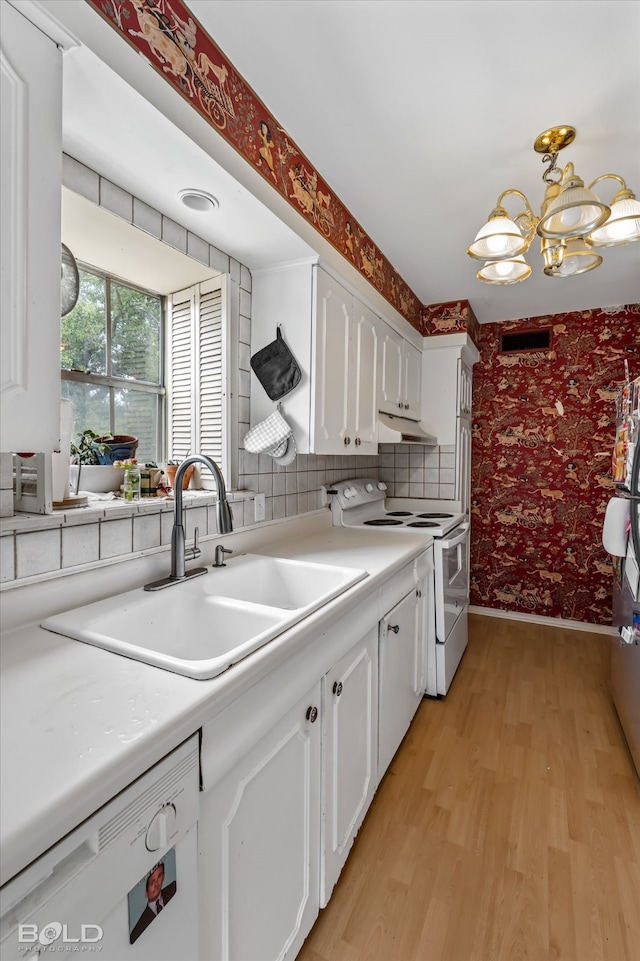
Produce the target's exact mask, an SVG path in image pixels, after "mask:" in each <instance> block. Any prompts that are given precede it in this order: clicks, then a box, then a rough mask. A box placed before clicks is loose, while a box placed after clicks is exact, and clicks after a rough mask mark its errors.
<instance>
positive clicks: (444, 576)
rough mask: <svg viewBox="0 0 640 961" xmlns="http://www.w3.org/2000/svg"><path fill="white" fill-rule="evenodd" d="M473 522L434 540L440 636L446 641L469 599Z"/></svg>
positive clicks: (438, 633) (438, 637)
mask: <svg viewBox="0 0 640 961" xmlns="http://www.w3.org/2000/svg"><path fill="white" fill-rule="evenodd" d="M468 539H469V525H468V524H467V523H464V524H461V525H460V526H459V527H456V528H455V530H453V531H452V532H451V533H450V534H448V535H447V536H446V537H443V538H436V539H435V540H434V542H433V549H434V560H435V568H436V575H435V576H436V637H437V639H438V641H439V642H440V643H441V644H444V643H446V640H447V638H448V637H449V635H450V634H451V632H452V631H453V629H454V627H455V623H456V621H457V620H458V618H459V617H460V615H461V614H462V612H463V611H464V610H465V609H466V607H467V605H468V603H469V561H468V557H469V551H468Z"/></svg>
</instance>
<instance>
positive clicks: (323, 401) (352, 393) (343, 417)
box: [310, 268, 378, 454]
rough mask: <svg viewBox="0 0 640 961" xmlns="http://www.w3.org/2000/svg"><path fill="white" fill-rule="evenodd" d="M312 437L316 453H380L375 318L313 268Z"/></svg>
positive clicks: (320, 271)
mask: <svg viewBox="0 0 640 961" xmlns="http://www.w3.org/2000/svg"><path fill="white" fill-rule="evenodd" d="M315 306H316V315H315V325H314V337H313V347H312V370H313V372H314V374H315V387H314V389H313V390H312V394H311V401H312V406H311V425H310V426H311V437H312V438H313V441H312V443H313V450H314V451H315V452H316V453H318V454H354V453H355V454H376V453H377V452H378V441H377V428H378V404H377V389H378V385H377V376H376V375H377V368H378V328H377V324H378V319H377V317H376V316H375V314H374V313H373V312H372V311H371V310H369V308H368V307H366V305H365V304H363V303H361V302H360V301H359V300H358V299H357V298H356V297H354V296H352V294H350V293H349V291H348V290H346V289H345V288H344V287H343V286H342V285H341V284H339V283H338V282H337V281H336V280H335V279H334V278H333V277H331V276H329V274H327V273H325V271H323V270H321V269H319V268H318V269H317V271H316V295H315Z"/></svg>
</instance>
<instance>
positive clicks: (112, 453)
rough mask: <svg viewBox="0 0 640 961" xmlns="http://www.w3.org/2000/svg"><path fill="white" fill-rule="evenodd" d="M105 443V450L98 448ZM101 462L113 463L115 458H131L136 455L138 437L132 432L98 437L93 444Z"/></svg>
mask: <svg viewBox="0 0 640 961" xmlns="http://www.w3.org/2000/svg"><path fill="white" fill-rule="evenodd" d="M103 444H104V451H102V452H101V451H100V450H99V449H98V448H99V447H101V446H102V445H103ZM91 446H92V447H93V448H94V450H95V451H96V454H97V457H98V460H99V461H100V463H101V464H113V462H114V461H115V460H129V459H130V458H133V457H135V456H136V451H137V449H138V438H137V437H133V436H132V435H131V434H114V435H113V437H111V438H110V439H107V438H106V437H96V438H95V440H94V441H93V444H92V445H91Z"/></svg>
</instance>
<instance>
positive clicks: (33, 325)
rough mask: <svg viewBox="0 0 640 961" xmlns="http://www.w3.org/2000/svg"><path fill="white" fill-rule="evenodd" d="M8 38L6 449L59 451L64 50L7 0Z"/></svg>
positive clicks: (1, 116) (0, 445)
mask: <svg viewBox="0 0 640 961" xmlns="http://www.w3.org/2000/svg"><path fill="white" fill-rule="evenodd" d="M1 42H2V69H1V73H2V110H1V113H0V120H1V124H2V130H1V135H2V141H1V144H2V187H1V205H2V218H0V226H1V230H2V237H1V240H2V243H1V247H0V257H1V267H2V284H1V308H2V309H1V313H2V324H1V328H2V344H1V347H2V351H1V363H2V383H1V396H2V421H1V427H2V438H1V441H0V449H2V450H3V451H16V452H17V451H44V452H45V453H48V452H51V451H53V450H56V449H58V450H59V449H60V402H59V401H60V243H61V241H60V202H61V184H62V51H61V50H60V49H59V48H58V47H57V46H56V44H55V43H54V42H53V41H52V40H50V39H49V38H48V37H47V36H45V34H44V33H42V31H41V30H39V29H37V28H36V27H35V26H33V24H31V23H30V22H29V21H28V20H26V19H25V18H24V17H23V16H21V14H20V13H18V12H17V11H16V10H15V9H14V8H13V7H12V6H10V5H9V4H8V3H3V4H2V41H1ZM45 91H46V96H45V95H43V92H45Z"/></svg>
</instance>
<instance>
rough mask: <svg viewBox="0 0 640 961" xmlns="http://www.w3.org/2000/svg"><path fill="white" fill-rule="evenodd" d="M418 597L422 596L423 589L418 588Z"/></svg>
mask: <svg viewBox="0 0 640 961" xmlns="http://www.w3.org/2000/svg"><path fill="white" fill-rule="evenodd" d="M416 597H422V591H421V590H419V589H418V590H417V591H416Z"/></svg>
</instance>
